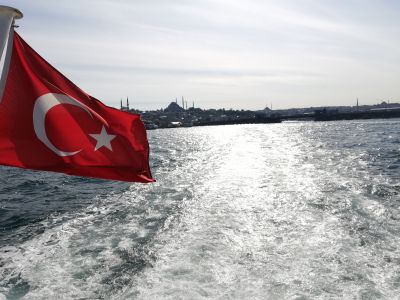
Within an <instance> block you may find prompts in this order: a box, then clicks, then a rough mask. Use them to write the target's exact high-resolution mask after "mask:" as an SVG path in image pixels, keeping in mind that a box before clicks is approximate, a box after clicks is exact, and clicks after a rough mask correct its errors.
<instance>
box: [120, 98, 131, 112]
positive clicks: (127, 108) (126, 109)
mask: <svg viewBox="0 0 400 300" xmlns="http://www.w3.org/2000/svg"><path fill="white" fill-rule="evenodd" d="M121 110H123V111H129V99H128V97H126V106H123V105H122V99H121Z"/></svg>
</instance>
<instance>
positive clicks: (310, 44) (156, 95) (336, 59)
mask: <svg viewBox="0 0 400 300" xmlns="http://www.w3.org/2000/svg"><path fill="white" fill-rule="evenodd" d="M6 2H9V3H8V4H7V3H5V5H11V6H16V7H18V8H20V9H21V10H22V11H23V12H24V13H25V17H24V19H23V20H21V21H20V22H19V24H20V25H21V28H20V29H19V31H20V33H21V35H22V36H23V37H24V38H25V39H26V40H27V42H28V43H29V44H31V45H32V47H34V48H35V49H36V50H37V51H38V52H39V53H40V54H41V55H42V56H44V57H45V58H46V59H47V60H49V61H50V62H51V63H52V64H53V65H54V66H55V67H57V68H58V69H60V71H62V72H63V73H65V74H66V75H67V76H69V77H71V79H72V80H73V81H74V82H76V83H77V84H78V85H79V86H81V87H82V88H84V89H85V90H87V91H88V92H90V93H92V94H94V96H96V97H98V98H100V99H106V100H104V101H105V102H106V103H108V104H110V105H118V103H119V99H120V98H121V97H125V96H126V95H129V96H131V97H134V98H137V99H138V101H137V103H138V104H139V103H141V104H140V107H139V108H141V109H148V108H155V107H157V108H158V107H160V105H162V103H164V106H166V105H167V103H168V101H169V100H171V98H172V99H173V98H175V97H180V96H181V95H182V94H184V95H186V96H187V97H191V98H196V99H197V102H198V103H199V104H200V103H202V105H204V106H209V107H210V106H214V107H222V106H226V105H228V104H229V105H230V106H231V107H237V108H242V107H243V108H254V109H255V108H260V107H264V106H265V101H266V100H265V99H269V100H268V101H272V102H274V103H275V104H274V107H293V106H309V105H335V104H351V101H353V99H355V98H356V97H359V98H360V99H363V100H364V101H365V102H369V103H374V102H376V101H377V99H379V98H385V99H387V98H390V99H391V100H392V101H395V100H400V99H398V98H399V94H400V90H399V87H398V84H396V80H397V78H398V75H399V74H398V70H399V62H400V53H399V52H398V50H397V49H399V46H400V45H399V44H400V41H399V39H398V36H399V34H400V32H399V30H400V26H399V22H400V21H399V20H400V18H399V17H400V16H399V11H400V10H399V9H398V8H399V4H398V3H397V2H396V1H389V0H383V1H368V2H365V1H361V0H350V1H344V0H325V1H318V2H316V1H311V0H299V1H291V0H280V1H277V0H249V1H239V0H215V1H211V0H171V1H163V0H148V1H111V0H109V1H108V0H99V1H84V2H82V1H77V0H71V1H63V2H57V4H55V3H54V1H50V0H46V1H37V2H35V3H32V2H28V1H21V0H17V1H12V3H11V1H6ZM396 97H397V98H396Z"/></svg>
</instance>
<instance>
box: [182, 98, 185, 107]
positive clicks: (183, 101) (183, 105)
mask: <svg viewBox="0 0 400 300" xmlns="http://www.w3.org/2000/svg"><path fill="white" fill-rule="evenodd" d="M182 108H183V109H185V100H183V96H182Z"/></svg>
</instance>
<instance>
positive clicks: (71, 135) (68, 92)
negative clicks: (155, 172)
mask: <svg viewBox="0 0 400 300" xmlns="http://www.w3.org/2000/svg"><path fill="white" fill-rule="evenodd" d="M148 160H149V146H148V141H147V136H146V129H145V128H144V125H143V123H142V121H141V120H140V116H139V115H137V114H130V113H127V112H122V111H120V110H117V109H114V108H111V107H108V106H105V105H104V104H103V103H101V102H100V101H98V100H96V99H95V98H93V97H91V96H90V95H88V94H86V93H85V92H84V91H82V90H81V89H80V88H78V87H77V86H76V85H75V84H73V83H72V82H71V81H70V80H68V79H67V78H66V77H65V76H64V75H62V74H61V73H60V72H58V71H57V70H56V69H55V68H53V67H52V66H51V65H50V64H49V63H48V62H46V61H45V60H44V59H43V58H42V57H40V55H39V54H38V53H36V52H35V51H34V50H33V49H32V48H31V47H30V46H29V45H28V44H27V43H26V42H25V41H24V40H23V39H22V38H21V37H20V36H19V35H18V34H17V33H14V37H13V47H12V56H11V60H10V64H9V70H8V74H7V79H6V82H5V88H4V92H3V96H2V98H1V102H0V164H3V165H7V166H15V167H20V168H29V169H35V170H46V171H54V172H62V173H66V174H71V175H79V176H89V177H97V178H105V179H113V180H123V181H138V182H153V181H154V179H152V177H151V172H150V167H149V162H148Z"/></svg>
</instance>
